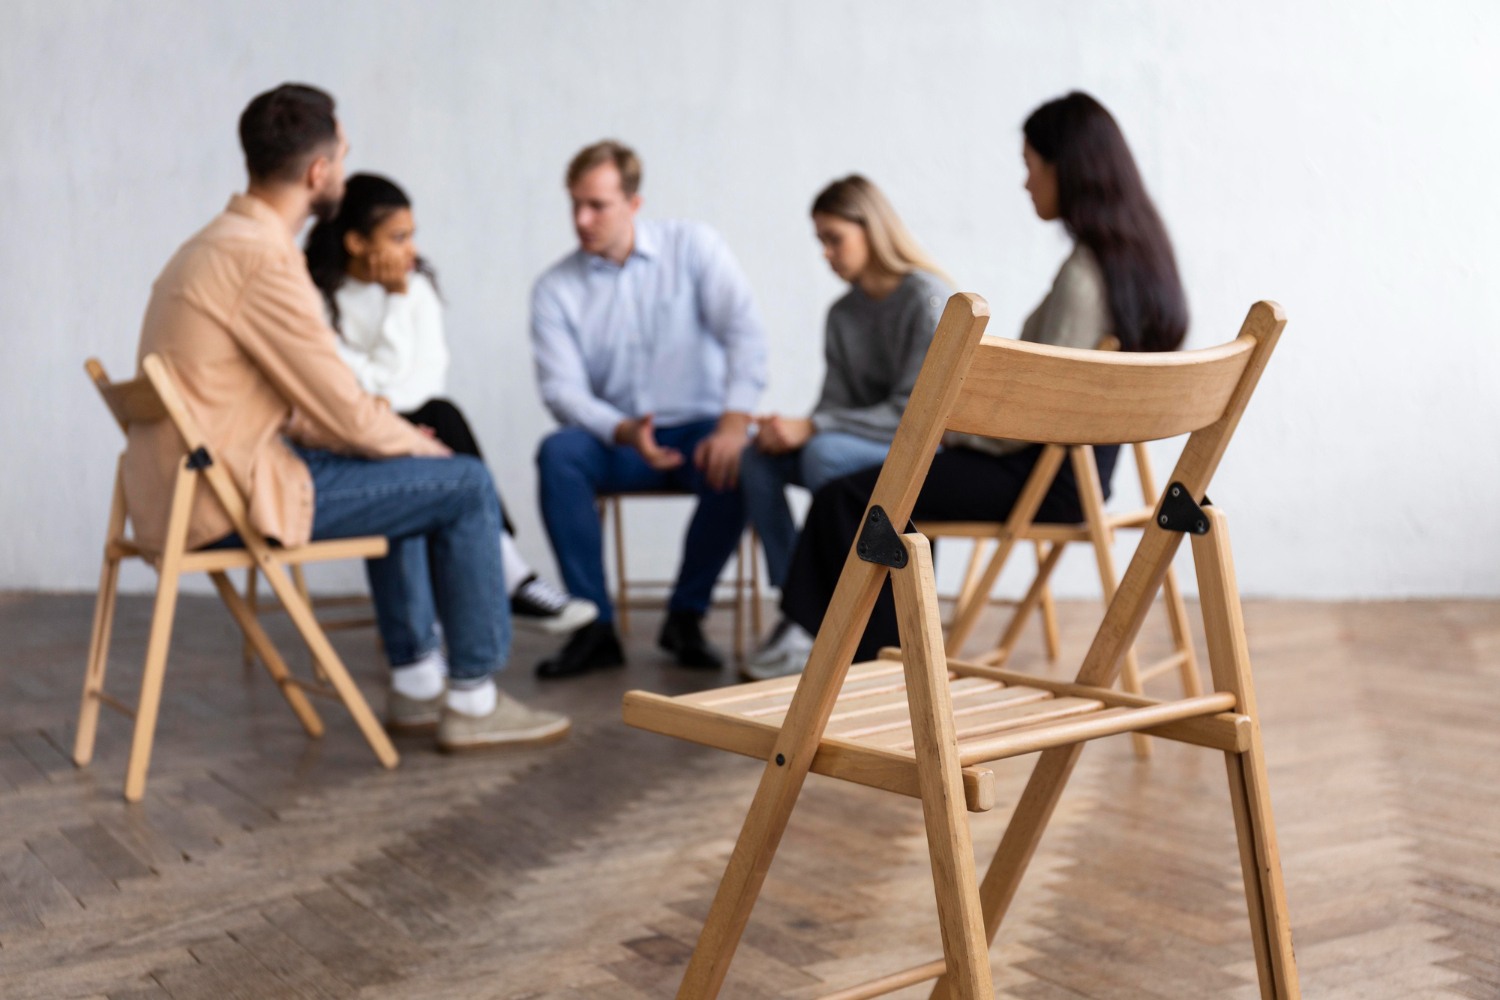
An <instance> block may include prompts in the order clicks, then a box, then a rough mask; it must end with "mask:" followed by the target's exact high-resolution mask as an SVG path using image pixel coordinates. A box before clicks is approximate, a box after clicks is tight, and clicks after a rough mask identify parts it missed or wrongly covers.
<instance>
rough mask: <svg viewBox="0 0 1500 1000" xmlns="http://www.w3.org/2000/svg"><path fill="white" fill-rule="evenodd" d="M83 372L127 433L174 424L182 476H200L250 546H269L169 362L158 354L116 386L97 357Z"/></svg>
mask: <svg viewBox="0 0 1500 1000" xmlns="http://www.w3.org/2000/svg"><path fill="white" fill-rule="evenodd" d="M84 368H85V369H86V370H87V371H88V374H89V378H90V379H92V380H93V382H94V386H95V387H96V388H97V389H98V390H99V395H100V396H101V397H103V399H104V403H105V405H106V406H108V407H109V411H110V413H111V414H113V415H114V418H115V422H116V423H118V424H119V425H120V429H121V430H122V431H126V432H128V431H129V430H130V427H131V426H132V425H133V424H141V423H156V422H159V421H162V420H167V421H170V422H171V424H172V427H173V429H174V430H176V431H177V438H178V440H179V441H180V442H181V444H182V448H183V458H184V461H185V463H186V464H185V466H184V467H183V469H182V470H181V472H180V475H185V476H187V477H188V478H190V479H193V480H194V481H196V478H197V475H198V474H199V473H201V474H202V475H203V476H204V477H205V478H206V479H207V480H208V486H209V488H210V489H211V490H212V491H213V494H214V496H215V497H216V498H217V499H218V501H219V503H220V504H222V505H223V507H224V509H225V511H226V512H227V513H228V515H229V520H230V523H231V525H232V526H233V528H234V530H235V532H236V533H238V534H239V536H240V539H241V540H242V542H244V544H245V545H246V547H257V546H260V545H264V544H265V540H264V538H262V537H261V535H260V533H259V532H258V531H256V530H255V529H254V528H253V527H252V526H251V524H250V519H249V516H248V509H247V507H246V504H245V498H244V496H243V495H242V494H241V493H240V491H239V488H238V487H236V486H235V484H234V480H233V479H231V478H230V476H229V474H228V472H227V471H225V469H224V467H223V466H222V465H218V464H216V463H215V462H214V461H213V459H212V451H211V449H210V446H209V442H208V440H207V438H206V437H205V436H204V434H203V430H202V428H201V427H199V425H198V421H197V420H196V419H194V417H193V414H192V411H191V410H189V409H188V406H187V403H186V402H185V401H184V400H183V398H182V393H181V392H179V391H178V389H177V383H176V381H175V379H174V378H173V376H172V371H171V367H170V366H169V365H168V363H167V362H166V360H165V359H164V358H162V357H161V356H160V355H158V354H154V353H153V354H148V355H146V356H145V357H144V358H142V359H141V373H142V374H141V375H140V376H138V377H136V378H134V379H131V380H130V381H128V382H111V381H110V380H109V376H108V375H107V374H106V373H105V371H104V366H103V365H102V364H100V362H99V360H98V359H97V358H90V359H89V360H88V361H87V362H86V363H85V364H84ZM193 488H194V487H193V486H191V485H190V486H188V488H187V492H186V493H185V494H184V495H185V496H186V497H187V499H186V500H178V499H174V502H182V503H187V504H190V503H191V497H192V491H193Z"/></svg>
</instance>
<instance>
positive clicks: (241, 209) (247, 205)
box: [224, 194, 297, 250]
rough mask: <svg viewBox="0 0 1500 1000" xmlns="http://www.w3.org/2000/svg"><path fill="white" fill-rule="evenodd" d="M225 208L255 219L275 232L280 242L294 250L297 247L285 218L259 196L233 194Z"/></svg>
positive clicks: (227, 210)
mask: <svg viewBox="0 0 1500 1000" xmlns="http://www.w3.org/2000/svg"><path fill="white" fill-rule="evenodd" d="M224 210H225V211H226V212H233V213H234V214H235V215H243V216H245V217H246V218H248V219H253V220H255V222H257V223H259V224H260V225H262V226H264V227H266V228H267V229H269V230H272V231H273V232H275V233H276V239H277V241H278V242H280V243H285V244H287V245H288V246H290V247H291V248H292V249H293V250H296V249H297V240H296V238H295V237H294V236H292V234H291V232H290V231H289V230H288V229H287V228H286V222H285V220H283V219H282V218H281V216H279V215H277V214H276V210H275V209H273V208H272V207H271V206H270V205H267V204H266V203H265V202H263V201H261V200H260V199H259V198H254V197H251V196H250V195H248V194H236V195H231V196H230V198H229V205H228V206H227V207H226V208H225V209H224Z"/></svg>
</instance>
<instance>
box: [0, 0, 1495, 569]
mask: <svg viewBox="0 0 1500 1000" xmlns="http://www.w3.org/2000/svg"><path fill="white" fill-rule="evenodd" d="M5 12H6V15H7V16H6V19H5V20H6V22H7V30H6V31H5V32H3V34H0V137H3V153H0V220H3V226H0V231H3V238H0V321H3V326H0V344H3V357H0V362H3V363H0V456H3V462H4V465H3V471H0V519H3V523H4V524H5V525H6V526H7V529H6V530H5V531H4V532H0V588H16V587H24V588H48V589H86V588H89V587H92V586H93V583H94V580H95V574H96V572H97V570H96V566H97V558H98V549H99V544H100V538H101V532H102V528H103V524H104V515H105V509H106V502H107V499H108V491H109V479H110V476H111V474H112V468H113V459H114V455H115V454H116V452H117V450H118V446H119V441H118V438H117V435H116V433H115V431H114V429H113V427H112V425H111V424H110V422H109V420H108V419H107V417H106V416H105V413H104V411H103V409H102V407H101V406H100V404H99V402H98V400H97V399H96V398H95V397H94V394H93V391H92V389H90V388H89V387H88V385H87V383H86V380H85V378H84V376H83V374H82V371H81V364H82V362H83V360H84V358H86V357H88V356H90V355H98V356H100V357H101V358H103V359H104V361H105V362H106V364H107V365H108V367H109V368H110V369H111V370H112V371H113V372H116V373H118V374H121V375H123V374H125V373H127V372H128V371H129V369H130V367H131V362H132V359H133V352H134V344H135V339H136V334H137V330H138V324H139V319H140V315H141V312H142V308H143V306H144V304H145V301H146V297H147V294H148V291H149V288H150V284H151V281H152V279H153V277H154V276H155V274H156V273H157V271H158V269H159V268H160V267H161V265H162V264H163V263H164V262H165V260H166V259H167V257H168V256H169V255H170V254H171V252H172V251H173V249H174V248H175V247H176V246H177V245H178V244H179V243H180V242H181V241H182V240H183V239H184V238H186V237H187V236H188V235H189V234H190V233H192V232H193V231H194V230H195V229H197V228H198V227H199V226H201V225H202V224H204V223H205V222H206V221H207V220H208V219H209V218H210V217H211V216H212V215H213V214H214V213H216V212H217V211H218V210H219V209H220V208H222V206H223V203H224V201H225V200H226V198H227V197H228V196H229V194H230V193H231V192H232V191H234V190H236V189H237V188H239V187H240V186H241V184H242V178H241V169H240V163H239V154H238V150H237V146H236V142H235V133H234V123H235V119H236V117H237V115H238V113H239V111H240V110H241V108H242V107H243V105H244V104H245V102H246V101H247V100H248V99H249V98H250V97H251V96H252V95H254V94H255V93H257V92H259V91H261V90H264V89H266V88H267V87H269V86H272V85H274V84H276V83H279V82H281V81H283V80H288V79H290V80H303V81H308V82H312V83H316V84H318V85H321V86H324V87H326V88H328V89H329V90H331V91H332V92H333V93H334V94H335V96H336V97H337V98H338V100H339V102H340V113H341V115H342V117H343V120H344V122H345V124H346V126H347V129H348V132H349V135H350V137H351V139H352V141H353V152H352V154H351V158H350V168H351V169H370V170H376V171H379V172H382V173H387V174H389V175H391V176H393V177H395V178H397V179H398V180H399V181H400V182H401V183H402V184H403V185H404V186H406V187H407V189H408V190H409V191H410V192H411V193H412V195H413V197H414V199H415V202H416V208H417V215H418V221H419V225H420V227H421V232H420V242H421V244H422V246H423V248H424V250H425V252H426V253H427V254H428V255H429V256H430V257H431V258H432V259H433V260H434V261H435V262H436V264H437V266H438V268H439V270H440V273H441V278H442V282H443V288H444V292H445V294H446V297H447V299H448V302H449V313H448V316H449V332H450V338H451V341H452V348H453V354H454V357H455V359H456V362H457V363H456V364H455V367H454V371H453V376H452V385H451V389H452V395H453V397H454V398H456V399H457V400H459V401H460V402H461V403H462V404H463V405H464V406H465V407H466V409H467V410H468V412H469V413H470V415H471V417H472V419H473V421H474V423H475V425H476V427H477V429H478V431H479V433H480V436H481V438H482V440H483V443H484V444H485V445H486V447H487V449H488V454H489V459H490V464H491V466H492V467H493V469H494V471H495V472H496V474H497V477H498V478H499V480H500V482H501V483H502V484H503V488H504V490H505V492H506V494H507V495H508V497H509V498H510V501H511V505H512V507H513V508H514V510H515V511H516V513H517V514H518V515H519V520H520V522H521V529H522V533H521V540H522V544H523V547H524V548H525V549H526V551H527V552H528V553H529V554H530V555H531V556H532V557H533V558H535V559H537V560H538V561H541V562H542V563H543V564H544V565H547V566H550V554H549V552H548V550H547V547H546V544H545V539H544V536H543V534H542V532H541V530H540V526H539V522H538V519H537V517H536V514H535V511H534V495H535V480H534V473H533V466H532V453H533V449H534V446H535V442H536V441H537V440H538V439H539V438H540V437H541V436H542V434H543V433H545V432H546V431H547V430H548V428H549V427H550V426H551V422H550V419H549V417H548V416H547V414H546V413H545V412H544V410H543V409H542V407H541V405H540V403H539V401H538V399H537V395H536V392H535V389H534V387H533V382H532V377H531V368H530V358H529V352H528V347H527V342H526V300H527V290H528V288H529V285H530V282H531V280H532V279H533V277H534V276H535V275H536V274H537V273H538V272H539V271H540V270H541V269H542V268H543V267H545V266H546V265H547V264H548V263H549V262H551V261H552V260H553V259H555V258H556V257H558V256H559V255H561V254H562V253H564V252H565V251H567V250H568V249H569V247H570V239H569V236H570V229H569V225H568V218H567V206H566V202H565V199H564V192H563V190H562V186H561V181H560V175H561V173H562V169H563V165H564V163H565V162H566V160H567V159H568V157H569V156H570V155H571V154H572V153H573V152H574V151H575V150H576V149H577V148H578V147H579V146H581V145H583V144H584V143H586V142H588V141H591V140H594V139H597V138H600V137H603V136H606V135H611V136H618V137H621V138H623V139H626V140H627V141H629V142H631V143H633V144H634V145H635V146H636V148H637V149H638V150H639V151H640V153H641V154H642V156H643V158H644V160H645V164H646V183H645V194H646V199H647V209H648V211H649V212H652V213H654V214H657V215H668V216H677V215H680V216H688V217H694V218H700V219H704V220H707V221H709V222H711V223H712V224H714V225H715V226H717V227H718V228H719V229H720V230H721V231H722V232H723V233H724V234H725V235H726V236H727V238H728V240H729V243H730V245H731V246H732V247H733V248H734V249H735V251H736V253H737V254H738V255H739V257H740V260H741V261H742V263H743V264H744V266H745V268H746V270H747V271H748V273H749V275H750V277H751V280H752V282H753V283H754V287H755V289H756V292H757V295H758V298H759V301H760V306H761V309H762V311H763V313H764V316H765V319H766V322H767V325H768V327H769V330H770V335H771V339H772V357H773V369H774V379H773V384H772V386H771V389H770V392H769V398H768V400H767V405H768V406H769V407H774V408H784V409H788V410H792V411H798V410H803V409H805V408H806V407H808V406H809V405H810V404H811V402H812V399H813V396H814V393H815V391H816V386H817V383H818V380H819V378H820V376H821V366H820V353H819V340H820V336H821V323H822V315H823V312H824V310H825V309H826V307H827V304H828V303H829V302H830V301H831V300H832V299H833V298H834V297H835V296H836V295H837V294H838V293H839V290H840V289H839V286H838V284H837V282H836V280H835V279H834V278H833V277H832V276H831V275H829V274H828V273H827V271H826V269H825V268H824V267H823V265H822V264H821V262H820V260H819V258H818V253H817V249H816V247H815V245H814V242H813V240H812V236H811V231H810V226H809V223H808V221H807V219H806V210H807V205H808V204H809V202H810V200H811V197H812V195H813V194H814V193H815V192H816V191H817V190H818V188H820V187H821V186H822V185H823V184H824V183H826V182H827V181H828V180H830V179H831V178H833V177H835V176H837V175H840V174H842V173H845V172H848V171H851V170H856V169H857V170H860V171H863V172H865V173H867V174H869V175H870V176H871V177H873V178H875V179H876V180H877V181H878V182H879V183H880V184H882V185H883V186H884V187H885V188H886V190H887V191H888V193H889V194H890V195H891V197H892V199H893V200H894V202H895V204H896V205H897V206H898V208H899V209H900V210H901V211H902V212H903V214H904V215H905V217H906V219H907V221H908V223H909V224H910V225H911V227H912V228H913V229H914V230H915V231H916V233H917V234H918V235H919V237H920V238H921V239H922V240H923V241H924V242H925V243H926V244H927V245H928V247H929V248H930V249H931V250H932V251H933V253H934V254H935V255H936V256H937V257H938V259H940V260H941V261H942V262H944V263H945V264H946V265H947V266H948V268H949V269H950V270H951V271H953V272H954V273H955V275H956V276H957V277H958V279H959V280H960V282H961V284H962V285H963V286H964V287H965V288H968V289H972V290H975V291H978V292H981V293H982V294H984V295H985V296H986V297H987V298H988V299H989V300H990V303H991V306H992V308H993V311H994V316H995V319H994V321H993V325H992V329H993V330H996V331H1010V330H1014V329H1016V328H1017V327H1018V325H1019V322H1020V319H1021V318H1022V317H1023V316H1024V315H1025V313H1026V312H1027V311H1028V310H1029V309H1030V308H1031V306H1032V305H1033V304H1034V302H1035V301H1036V300H1037V299H1038V298H1039V297H1040V296H1041V294H1042V293H1043V292H1044V291H1045V288H1046V284H1047V282H1048V280H1049V277H1050V275H1051V274H1052V272H1053V270H1054V268H1055V267H1056V265H1057V263H1058V261H1059V260H1060V259H1061V257H1062V256H1063V255H1064V253H1065V251H1066V245H1065V240H1064V237H1063V236H1062V234H1061V233H1059V232H1057V231H1055V230H1054V229H1053V228H1049V227H1047V226H1044V225H1042V224H1040V223H1038V222H1037V221H1036V220H1035V218H1034V217H1032V216H1031V214H1030V211H1029V205H1028V202H1027V200H1026V198H1025V196H1024V194H1023V193H1022V191H1021V190H1020V184H1021V163H1020V153H1019V144H1020V139H1019V131H1018V130H1019V125H1020V122H1021V120H1022V119H1023V118H1024V117H1025V115H1026V113H1027V112H1028V111H1029V110H1030V109H1031V108H1032V107H1033V106H1035V105H1036V104H1038V103H1039V102H1041V101H1042V100H1045V99H1047V98H1050V97H1053V96H1056V95H1058V94H1060V93H1062V92H1064V91H1066V90H1068V89H1070V88H1074V87H1081V88H1085V89H1087V90H1090V91H1092V92H1093V93H1094V94H1096V95H1097V96H1098V97H1100V98H1101V99H1102V100H1103V101H1104V102H1105V103H1106V104H1107V105H1108V106H1110V107H1111V108H1112V109H1113V111H1114V112H1115V113H1116V116H1117V117H1118V118H1119V120H1120V122H1121V123H1122V125H1123V127H1124V129H1125V131H1126V134H1127V137H1128V138H1129V139H1130V141H1131V142H1132V144H1133V146H1134V149H1135V151H1136V154H1137V156H1138V158H1139V160H1140V162H1141V165H1142V168H1143V170H1144V172H1145V174H1146V177H1147V181H1148V184H1149V185H1150V188H1151V190H1152V191H1153V192H1154V194H1155V196H1156V198H1157V200H1158V203H1159V205H1160V207H1161V209H1162V212H1163V214H1164V216H1165V218H1166V220H1167V222H1168V225H1169V227H1170V229H1171V231H1172V233H1173V235H1174V237H1175V240H1176V244H1177V250H1178V256H1179V260H1180V261H1181V264H1182V268H1183V271H1184V273H1185V278H1186V283H1187V286H1188V292H1189V296H1190V299H1191V304H1192V308H1193V314H1194V325H1193V332H1192V337H1191V341H1190V343H1191V344H1192V345H1206V344H1210V343H1214V342H1217V341H1221V340H1225V339H1227V338H1229V337H1231V336H1233V334H1234V332H1235V331H1236V329H1237V328H1238V324H1239V321H1240V319H1241V318H1242V316H1243V314H1244V311H1245V309H1246V307H1247V306H1248V304H1249V303H1250V302H1251V301H1252V300H1253V299H1255V298H1258V297H1271V298H1276V299H1278V300H1280V301H1281V302H1282V303H1283V304H1284V305H1285V306H1286V308H1287V311H1288V313H1289V315H1290V317H1291V325H1290V326H1289V327H1288V330H1287V333H1286V335H1285V337H1284V338H1283V340H1282V346H1281V349H1280V352H1279V354H1278V355H1277V357H1276V358H1275V360H1274V362H1273V365H1272V367H1271V369H1270V371H1269V373H1268V374H1267V376H1266V378H1265V380H1264V382H1263V384H1262V391H1261V393H1260V395H1259V397H1258V398H1257V399H1256V401H1255V403H1254V404H1253V406H1252V409H1251V411H1250V413H1249V415H1248V417H1247V419H1246V421H1245V423H1244V425H1243V429H1242V431H1241V433H1240V435H1239V438H1238V440H1237V441H1236V442H1235V445H1234V447H1233V448H1232V449H1231V451H1230V453H1229V455H1228V457H1227V459H1226V461H1225V464H1224V466H1223V468H1222V471H1221V473H1220V475H1219V477H1218V480H1217V482H1216V483H1215V485H1214V488H1213V489H1212V491H1211V494H1212V496H1213V497H1214V499H1215V500H1216V501H1217V502H1218V503H1220V504H1221V505H1222V506H1224V507H1225V508H1226V509H1228V510H1230V511H1231V512H1232V513H1233V515H1234V525H1235V533H1236V542H1237V548H1238V552H1239V560H1238V561H1239V568H1240V571H1241V574H1242V577H1243V583H1244V587H1245V589H1246V590H1247V592H1250V593H1254V594H1270V595H1285V596H1315V597H1346V596H1356V597H1363V596H1376V595H1435V594H1459V595H1495V594H1500V513H1497V511H1496V503H1495V500H1496V494H1497V490H1496V485H1497V483H1500V448H1497V447H1496V441H1495V439H1496V432H1495V428H1496V426H1497V425H1500V393H1497V392H1496V386H1497V385H1500V339H1497V336H1496V334H1497V332H1500V331H1497V326H1500V323H1497V320H1500V292H1497V290H1496V285H1495V284H1493V283H1492V281H1491V280H1490V279H1491V276H1492V274H1493V273H1494V272H1496V271H1497V270H1500V248H1497V247H1500V240H1497V234H1500V198H1497V196H1496V194H1495V189H1496V184H1497V183H1500V181H1497V165H1500V137H1497V120H1500V71H1497V68H1496V67H1497V63H1500V60H1497V59H1496V53H1497V52H1500V30H1497V29H1500V6H1497V5H1495V4H1493V3H1491V2H1489V0H1449V2H1427V3H1421V4H1419V3H1416V2H1415V0H1413V2H1406V3H1397V2H1384V3H1374V2H1352V0H1351V2H1346V3H1309V2H1262V3H1256V4H1240V5H1235V7H1234V8H1231V7H1230V6H1229V5H1224V4H1185V3H1173V4H1164V3H1146V2H1136V3H1104V2H1096V3H1083V2H1077V3H1070V4H1066V5H1064V4H1058V3H1055V2H1051V0H1045V2H1025V3H999V2H962V3H961V2H933V3H928V4H921V5H917V4H912V3H898V2H886V0H879V2H872V0H858V2H840V3H833V2H817V3H807V2H795V0H764V2H758V3H744V4H733V5H731V4H719V3H702V2H696V3H694V2H659V0H658V2H636V3H624V2H620V3H604V2H591V3H565V4H564V3H540V2H539V3H520V2H515V3H493V4H491V3H472V2H462V0H450V2H427V3H422V4H416V3H396V2H373V3H371V2H363V3H357V4H356V3H349V4H342V3H331V2H324V3H309V2H305V0H299V2H284V0H256V2H253V3H252V2H243V0H235V2H215V3H212V4H207V3H199V2H189V0H137V2H133V3H124V2H115V3H110V2H102V0H67V2H61V0H37V2H16V0H6V3H5ZM1169 461H1170V458H1169V456H1168V453H1167V451H1166V450H1163V452H1162V458H1161V459H1160V464H1162V466H1163V469H1162V470H1161V471H1165V467H1167V466H1168V465H1169ZM635 520H636V523H637V524H638V527H637V528H635V529H633V534H635V535H636V536H637V540H636V541H635V545H634V548H633V551H634V552H635V553H636V554H638V556H639V559H640V561H641V562H642V564H643V568H650V566H651V564H652V563H655V564H656V568H657V569H658V570H667V569H670V564H671V563H672V560H673V558H674V553H675V548H676V538H677V530H676V526H675V524H667V525H650V524H647V523H646V519H645V517H644V516H641V517H637V518H636V519H635ZM657 520H662V519H660V518H658V519H657ZM665 520H667V521H670V520H671V519H670V518H667V519H665ZM954 555H955V556H956V555H957V552H955V553H954ZM958 562H959V560H958V559H956V558H951V557H950V558H949V559H948V560H946V570H947V573H948V574H949V575H952V574H953V572H954V571H955V570H956V569H957V566H956V563H958ZM1069 562H1070V563H1071V567H1070V569H1069V572H1070V573H1071V575H1066V576H1065V578H1064V580H1063V581H1062V582H1063V584H1064V586H1063V589H1064V590H1067V591H1070V592H1076V593H1083V594H1092V593H1096V584H1095V583H1094V582H1093V581H1091V580H1090V579H1089V577H1090V575H1091V569H1090V562H1091V561H1090V560H1088V559H1087V558H1085V557H1083V556H1082V555H1081V554H1080V555H1079V556H1077V557H1075V558H1073V559H1072V560H1070V561H1069ZM357 579H358V576H357V574H353V573H349V574H347V575H346V576H344V577H339V578H336V579H333V580H327V582H330V583H338V584H343V583H347V582H351V581H356V580H357ZM147 580H148V578H147V577H145V576H144V575H138V576H133V577H131V578H129V580H128V581H127V583H128V584H130V585H132V586H141V585H143V584H145V583H146V582H147Z"/></svg>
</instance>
